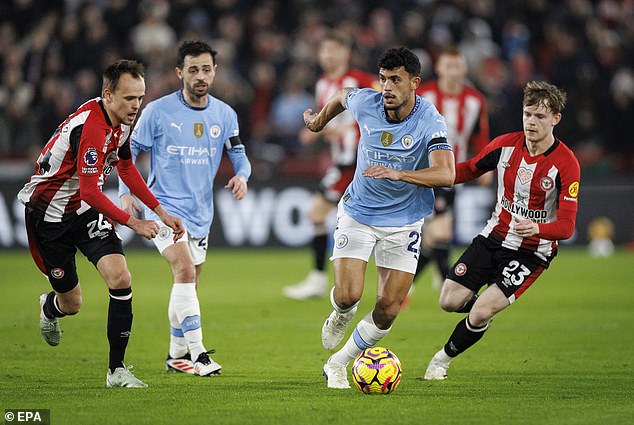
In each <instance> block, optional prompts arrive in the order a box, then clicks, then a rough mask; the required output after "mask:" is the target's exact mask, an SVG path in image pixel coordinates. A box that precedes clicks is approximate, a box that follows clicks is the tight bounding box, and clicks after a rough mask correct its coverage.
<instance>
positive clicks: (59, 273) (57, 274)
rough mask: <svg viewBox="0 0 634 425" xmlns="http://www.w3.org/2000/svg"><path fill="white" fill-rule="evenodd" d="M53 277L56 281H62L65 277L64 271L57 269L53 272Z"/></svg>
mask: <svg viewBox="0 0 634 425" xmlns="http://www.w3.org/2000/svg"><path fill="white" fill-rule="evenodd" d="M51 276H53V277H54V278H55V279H61V278H63V277H64V270H62V269H60V268H59V267H56V268H54V269H52V270H51Z"/></svg>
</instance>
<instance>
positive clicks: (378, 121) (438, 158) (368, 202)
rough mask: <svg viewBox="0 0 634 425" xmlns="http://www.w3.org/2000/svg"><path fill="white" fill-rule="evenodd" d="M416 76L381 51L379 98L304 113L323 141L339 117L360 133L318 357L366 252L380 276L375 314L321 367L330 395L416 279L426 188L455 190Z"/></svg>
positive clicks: (354, 295) (353, 299)
mask: <svg viewBox="0 0 634 425" xmlns="http://www.w3.org/2000/svg"><path fill="white" fill-rule="evenodd" d="M419 74H420V62H419V61H418V58H417V57H416V55H414V54H413V53H412V52H411V51H410V50H409V49H407V48H405V47H399V48H392V49H388V50H387V51H386V52H385V53H384V54H383V55H382V56H381V58H380V60H379V82H380V87H381V92H377V91H375V90H372V89H351V88H344V89H342V90H340V91H339V92H337V94H336V95H335V96H333V97H332V98H331V99H330V100H329V101H328V103H327V104H326V105H325V106H324V107H323V108H322V109H321V111H319V113H317V114H315V113H313V112H312V110H310V109H309V110H307V111H305V112H304V121H305V123H306V127H307V128H308V129H309V130H311V131H315V132H317V131H320V130H321V129H323V128H324V126H325V125H326V124H327V123H328V122H329V121H330V120H331V119H333V118H334V117H335V116H337V115H338V114H339V113H341V112H343V110H344V109H347V110H349V111H350V113H351V114H352V116H353V117H354V119H355V120H356V121H357V122H358V124H359V128H360V129H361V139H360V141H359V148H358V152H357V168H356V171H355V175H354V179H353V181H352V183H351V184H350V185H349V186H348V188H347V189H346V191H345V193H344V196H343V198H342V199H341V201H340V203H339V210H338V217H337V228H336V230H335V233H334V240H335V246H334V248H333V255H332V257H331V260H332V261H333V269H334V273H335V287H334V288H333V290H332V292H331V294H330V300H331V303H332V306H333V309H334V310H333V312H332V313H331V314H330V316H328V318H327V319H326V322H325V323H324V326H323V328H322V343H323V345H324V348H326V349H328V350H332V349H334V348H335V347H336V346H338V345H339V343H340V342H341V341H342V340H343V337H344V336H345V333H346V329H347V327H348V324H349V323H350V321H351V320H352V318H353V316H354V314H355V313H356V310H357V305H358V303H359V300H360V298H361V295H362V293H363V286H364V275H365V269H366V266H367V263H368V260H369V258H370V255H371V254H372V252H373V251H374V257H375V261H376V265H377V271H378V293H377V301H376V305H375V307H374V309H373V310H372V311H371V312H370V313H368V314H367V315H366V316H365V317H364V318H363V319H362V320H361V321H360V322H359V323H358V324H357V326H356V327H355V329H354V331H353V332H352V335H351V336H350V338H349V339H348V340H347V342H346V343H345V344H344V346H343V347H342V348H341V349H340V350H339V351H337V352H336V353H334V354H333V355H332V356H331V357H330V358H329V359H328V361H327V362H326V364H325V365H324V368H323V374H324V376H325V377H326V379H327V380H328V387H329V388H350V385H349V383H348V378H347V372H346V366H347V365H348V363H349V362H350V360H352V359H353V358H354V357H355V356H356V355H357V354H359V353H360V352H361V351H362V350H364V349H366V348H368V347H372V346H374V345H375V344H376V343H377V342H379V341H380V340H381V339H382V338H383V337H384V336H385V335H387V333H388V332H389V331H390V329H391V326H392V322H393V321H394V319H395V318H396V316H397V315H398V313H399V310H400V308H401V303H402V301H403V300H404V299H405V296H406V295H407V292H408V290H409V288H410V286H411V284H412V280H413V277H414V272H415V271H416V264H417V254H418V250H419V246H420V232H421V228H422V225H423V220H424V217H425V216H427V215H429V214H430V213H431V212H432V209H433V205H434V194H433V191H432V189H431V187H436V186H450V185H452V184H453V181H454V177H455V168H454V157H453V152H452V150H451V146H450V145H449V144H448V143H447V126H446V124H445V120H444V119H443V117H442V116H441V115H440V114H439V113H438V111H437V110H436V108H435V107H434V105H433V104H432V103H431V102H429V101H427V100H425V99H423V98H421V97H419V96H416V94H415V90H416V88H417V87H418V84H419V83H420V77H419Z"/></svg>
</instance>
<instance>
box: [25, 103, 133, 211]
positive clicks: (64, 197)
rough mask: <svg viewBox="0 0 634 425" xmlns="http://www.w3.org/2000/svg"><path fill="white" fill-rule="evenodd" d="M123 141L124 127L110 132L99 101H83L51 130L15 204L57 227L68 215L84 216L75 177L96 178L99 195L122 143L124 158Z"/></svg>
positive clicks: (127, 131) (85, 206)
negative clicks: (51, 134) (30, 210)
mask: <svg viewBox="0 0 634 425" xmlns="http://www.w3.org/2000/svg"><path fill="white" fill-rule="evenodd" d="M129 135H130V127H129V126H127V125H124V124H121V125H120V126H119V127H113V126H112V124H111V122H110V119H109V118H108V115H107V113H106V111H105V109H104V108H103V104H102V102H101V99H100V98H95V99H91V100H89V101H87V102H86V103H84V104H83V105H81V106H80V107H79V108H78V109H77V111H75V112H74V113H73V114H71V115H70V116H69V117H68V118H66V120H65V121H64V122H62V123H61V124H60V125H59V127H58V128H57V130H55V133H54V134H53V136H52V137H51V138H50V139H49V141H48V142H47V143H46V146H44V149H43V150H42V153H41V154H40V156H39V158H38V159H37V163H36V166H35V174H34V175H33V176H32V177H31V179H30V181H29V182H28V183H27V184H26V185H25V186H24V188H23V189H22V190H21V191H20V193H19V194H18V198H19V199H20V200H21V201H22V202H23V203H24V204H26V203H29V205H30V206H31V208H33V209H34V210H36V211H39V212H41V213H42V214H44V220H45V221H49V222H61V221H63V220H65V219H67V218H68V217H69V216H71V215H72V214H81V213H83V212H84V211H87V210H88V209H89V208H90V207H91V205H88V204H87V203H86V202H84V201H83V200H82V199H81V196H80V190H79V189H80V181H79V178H80V176H89V177H97V176H98V189H96V190H99V191H101V187H102V186H103V183H104V181H105V179H106V177H107V176H108V174H110V172H111V171H112V168H113V167H114V166H116V164H117V162H118V161H119V148H121V147H122V146H123V145H124V144H126V143H128V144H127V145H126V146H125V150H127V152H128V153H127V154H126V156H129V141H128V140H129ZM103 198H104V199H105V200H107V198H106V197H105V196H104V197H103ZM99 201H101V202H100V206H101V207H103V208H105V209H106V210H107V211H110V212H111V214H108V216H109V217H110V218H113V219H115V220H116V221H120V220H121V221H124V222H125V221H126V220H127V217H128V215H127V213H124V212H123V211H121V210H119V209H118V208H116V207H115V206H114V204H111V203H110V201H109V200H108V203H110V205H106V204H105V202H104V201H102V199H99ZM93 206H94V205H93ZM113 208H114V209H113ZM98 209H100V210H101V208H98ZM100 212H102V211H100ZM113 216H114V217H113Z"/></svg>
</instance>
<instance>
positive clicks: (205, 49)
mask: <svg viewBox="0 0 634 425" xmlns="http://www.w3.org/2000/svg"><path fill="white" fill-rule="evenodd" d="M204 53H209V54H210V55H211V60H212V62H213V63H214V64H215V63H216V55H217V54H218V52H217V51H215V50H214V49H212V48H211V46H210V45H209V44H207V43H205V42H204V41H200V40H196V41H184V42H183V43H182V44H181V45H180V46H179V47H178V56H177V57H176V66H177V67H179V68H180V69H183V66H185V56H194V57H197V56H200V55H202V54H204Z"/></svg>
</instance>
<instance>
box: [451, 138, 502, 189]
mask: <svg viewBox="0 0 634 425" xmlns="http://www.w3.org/2000/svg"><path fill="white" fill-rule="evenodd" d="M501 148H502V140H501V139H500V138H499V137H498V138H495V139H494V140H493V141H491V143H487V144H485V145H484V147H483V148H482V150H480V152H478V154H477V155H476V156H474V157H473V158H471V159H469V160H467V161H463V162H460V163H458V164H456V180H455V181H454V184H460V183H464V182H467V181H470V180H473V179H477V178H478V177H480V176H481V175H483V174H484V173H486V172H487V171H491V170H495V169H496V168H497V165H498V161H499V160H500V152H501Z"/></svg>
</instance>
